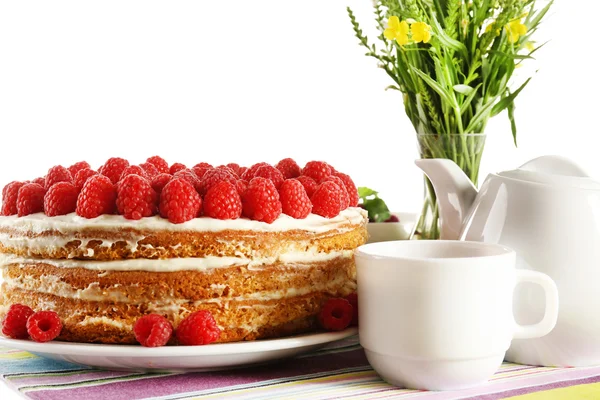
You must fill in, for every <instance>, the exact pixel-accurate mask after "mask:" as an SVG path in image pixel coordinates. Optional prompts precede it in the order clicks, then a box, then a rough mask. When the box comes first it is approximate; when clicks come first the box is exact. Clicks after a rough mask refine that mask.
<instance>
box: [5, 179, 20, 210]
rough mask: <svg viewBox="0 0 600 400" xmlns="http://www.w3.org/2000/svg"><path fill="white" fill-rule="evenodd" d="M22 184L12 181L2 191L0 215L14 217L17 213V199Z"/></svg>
mask: <svg viewBox="0 0 600 400" xmlns="http://www.w3.org/2000/svg"><path fill="white" fill-rule="evenodd" d="M23 185H24V183H23V182H17V181H13V182H11V183H9V184H8V185H6V186H4V189H2V210H0V211H1V212H0V214H2V215H4V216H7V215H15V214H16V213H17V198H18V197H19V189H20V188H21V186H23Z"/></svg>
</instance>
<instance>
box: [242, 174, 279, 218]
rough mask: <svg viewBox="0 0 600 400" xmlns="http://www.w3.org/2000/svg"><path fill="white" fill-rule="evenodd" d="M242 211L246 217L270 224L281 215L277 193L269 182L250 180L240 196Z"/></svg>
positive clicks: (260, 178) (258, 179)
mask: <svg viewBox="0 0 600 400" xmlns="http://www.w3.org/2000/svg"><path fill="white" fill-rule="evenodd" d="M242 210H243V213H244V215H245V216H246V217H248V218H250V219H253V220H256V221H263V222H266V223H268V224H270V223H272V222H273V221H275V220H276V219H277V217H279V215H281V202H280V201H279V193H278V192H277V189H276V188H275V185H274V184H273V182H271V180H269V179H267V178H262V177H256V178H252V180H251V181H250V183H249V184H248V188H247V189H246V192H245V193H244V195H243V196H242Z"/></svg>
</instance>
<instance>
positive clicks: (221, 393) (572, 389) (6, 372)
mask: <svg viewBox="0 0 600 400" xmlns="http://www.w3.org/2000/svg"><path fill="white" fill-rule="evenodd" d="M0 374H1V377H2V379H4V380H5V381H6V382H7V384H8V385H9V386H10V387H11V388H13V389H14V390H16V391H18V392H20V393H21V394H22V395H23V396H25V397H26V398H29V399H40V400H95V399H102V400H106V399H111V400H121V399H123V400H133V399H211V398H223V397H225V398H227V399H261V400H266V399H275V398H289V399H311V400H312V399H348V400H350V399H369V400H371V399H413V398H418V399H424V400H432V399H482V400H492V399H505V398H516V399H528V400H532V399H543V400H552V399H600V367H592V368H543V367H531V366H525V365H516V364H508V363H505V364H504V365H502V367H501V369H500V370H499V371H498V372H497V373H496V375H495V376H494V377H493V378H492V379H491V381H490V382H489V383H487V384H485V385H483V386H480V387H477V388H473V389H468V390H461V391H454V392H424V391H415V390H406V389H401V388H396V387H393V386H391V385H388V384H387V383H385V382H384V381H382V380H381V379H380V378H379V377H378V376H377V374H376V373H375V372H374V371H373V369H371V367H370V366H369V364H368V363H367V360H366V358H365V355H364V352H363V350H362V348H361V347H360V345H359V344H358V340H357V338H356V337H353V338H350V339H347V340H343V341H340V342H337V343H334V344H332V345H330V346H328V347H327V348H325V349H323V350H320V351H317V352H314V353H311V354H307V355H304V356H301V357H298V358H294V359H290V360H284V361H282V362H279V363H276V364H271V365H267V366H260V367H250V368H245V369H237V370H230V371H220V372H210V373H206V372H205V373H187V374H181V373H177V374H174V373H161V374H144V373H133V372H115V371H100V370H95V369H88V368H83V367H80V366H77V365H74V364H69V363H63V362H56V361H52V360H48V359H43V358H39V357H36V356H34V355H32V354H30V353H27V352H23V351H20V350H11V349H7V348H0Z"/></svg>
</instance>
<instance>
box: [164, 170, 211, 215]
mask: <svg viewBox="0 0 600 400" xmlns="http://www.w3.org/2000/svg"><path fill="white" fill-rule="evenodd" d="M201 209H202V198H201V197H200V195H199V194H198V192H196V189H194V187H193V186H192V184H191V183H189V182H188V181H186V180H185V179H181V178H175V179H172V180H171V181H169V182H168V183H167V184H166V185H165V187H164V188H163V190H162V193H161V194H160V206H159V210H160V216H161V217H163V218H167V219H168V220H169V221H171V222H172V223H174V224H181V223H183V222H186V221H189V220H191V219H194V218H196V217H197V216H198V214H199V213H200V210H201Z"/></svg>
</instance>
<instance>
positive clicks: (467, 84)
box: [348, 0, 552, 239]
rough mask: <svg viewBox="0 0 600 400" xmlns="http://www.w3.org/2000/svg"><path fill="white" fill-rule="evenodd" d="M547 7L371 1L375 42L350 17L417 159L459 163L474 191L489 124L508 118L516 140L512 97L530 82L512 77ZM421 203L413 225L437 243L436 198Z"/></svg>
mask: <svg viewBox="0 0 600 400" xmlns="http://www.w3.org/2000/svg"><path fill="white" fill-rule="evenodd" d="M551 5H552V1H548V2H546V4H545V5H543V6H542V7H538V5H537V4H536V0H470V1H465V0H376V1H375V2H374V13H375V24H376V28H377V30H378V32H379V35H378V36H377V44H376V43H371V42H370V41H369V39H368V38H367V36H366V35H365V34H363V31H362V29H361V28H360V26H359V23H358V22H357V20H356V17H355V15H354V13H353V12H352V10H351V9H350V8H348V14H349V16H350V20H351V23H352V26H353V28H354V33H355V35H356V37H357V38H358V40H359V42H360V45H362V46H364V47H365V48H366V49H367V53H366V55H367V56H369V57H373V58H375V59H376V60H377V61H378V64H379V67H380V68H381V69H383V70H384V71H385V72H386V73H387V74H388V75H389V77H390V78H391V79H392V81H393V82H392V84H391V85H390V86H388V88H387V89H392V90H397V91H399V92H400V93H402V98H403V102H404V109H405V111H406V115H407V116H408V117H409V119H410V121H411V122H412V125H413V126H414V128H415V131H416V133H417V141H418V145H419V150H420V156H421V157H423V158H448V159H451V160H453V161H454V162H456V163H457V164H458V165H459V166H460V167H461V168H462V169H463V171H465V173H466V174H467V175H468V176H469V178H470V179H471V180H472V182H473V183H474V184H475V185H477V179H478V174H479V164H480V162H481V156H482V153H483V148H484V143H485V134H484V132H485V128H486V125H487V122H488V120H489V119H490V118H491V117H493V116H495V115H498V114H500V113H501V112H503V111H506V112H507V115H508V118H509V120H510V123H511V129H512V135H513V139H514V141H515V145H516V141H517V127H516V123H515V113H514V112H515V103H514V101H515V98H516V97H517V95H518V94H519V93H520V92H521V91H522V90H523V88H524V87H525V86H526V85H527V83H528V82H529V80H530V79H531V77H529V78H527V79H525V80H524V81H523V82H519V83H518V84H515V82H513V79H512V78H513V74H514V72H515V70H516V69H517V68H518V67H519V66H521V64H522V63H523V62H525V61H527V60H529V59H532V58H533V54H534V53H535V52H536V51H537V50H538V49H540V48H541V47H542V46H543V44H542V45H538V44H536V42H535V41H534V40H533V39H532V38H533V34H534V33H535V31H536V30H537V28H538V27H539V25H540V23H541V21H542V19H543V18H544V16H545V15H546V13H547V12H548V10H549V8H550V6H551ZM425 179H426V185H425V188H426V196H425V197H426V198H425V202H424V205H423V210H422V213H421V217H420V220H419V225H418V227H417V234H418V235H420V237H421V238H424V239H436V238H438V237H439V233H440V232H439V223H438V219H439V218H438V209H437V201H436V198H435V192H434V191H433V188H432V187H431V184H430V183H429V181H428V180H427V178H425Z"/></svg>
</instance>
